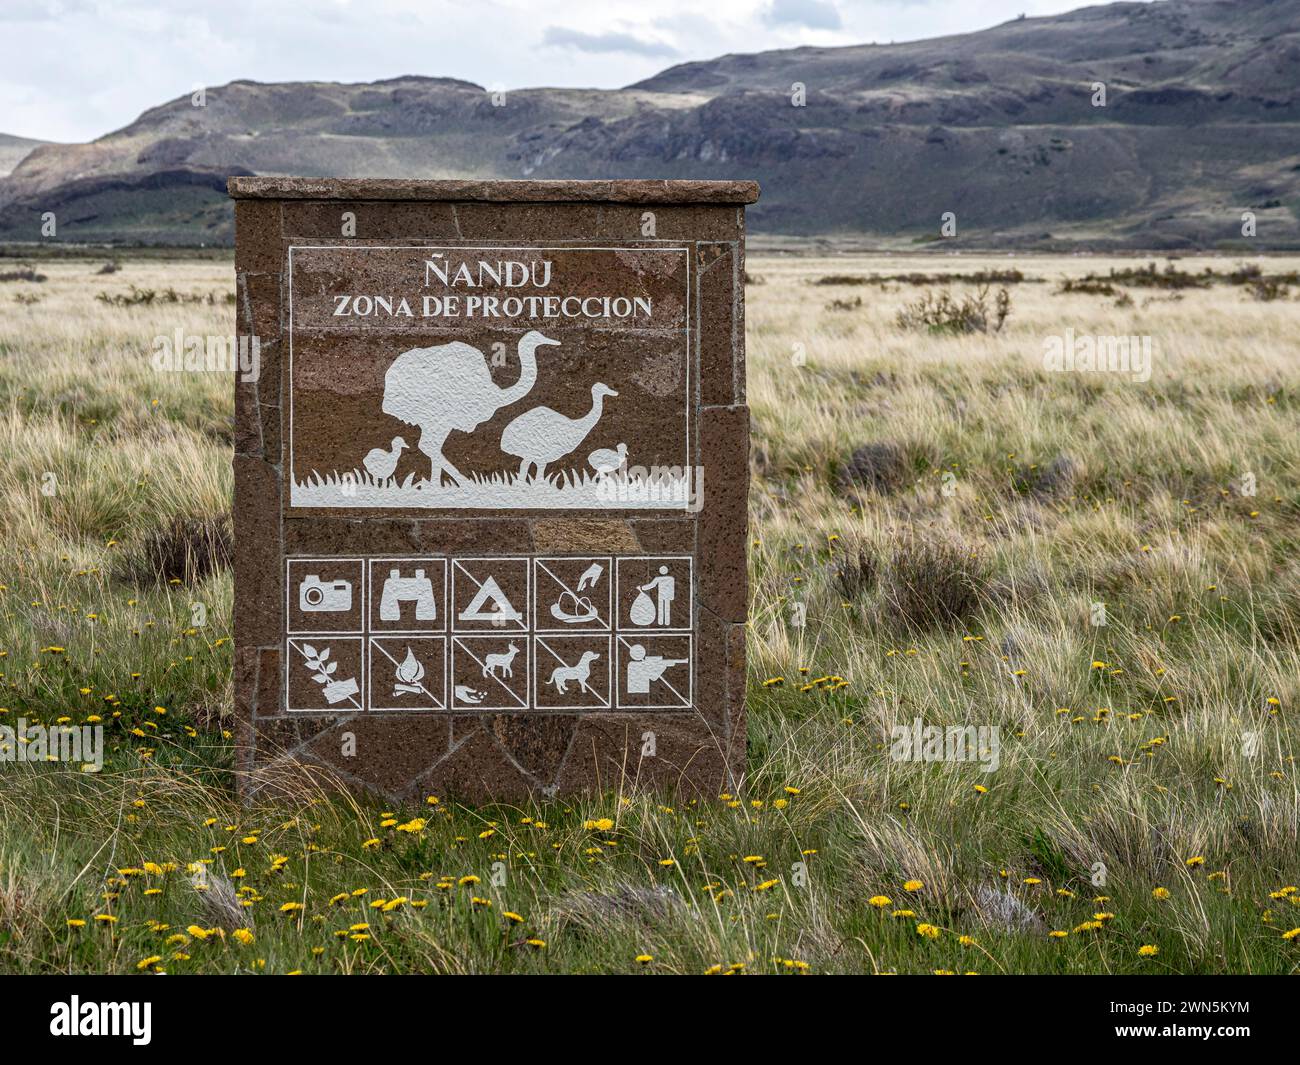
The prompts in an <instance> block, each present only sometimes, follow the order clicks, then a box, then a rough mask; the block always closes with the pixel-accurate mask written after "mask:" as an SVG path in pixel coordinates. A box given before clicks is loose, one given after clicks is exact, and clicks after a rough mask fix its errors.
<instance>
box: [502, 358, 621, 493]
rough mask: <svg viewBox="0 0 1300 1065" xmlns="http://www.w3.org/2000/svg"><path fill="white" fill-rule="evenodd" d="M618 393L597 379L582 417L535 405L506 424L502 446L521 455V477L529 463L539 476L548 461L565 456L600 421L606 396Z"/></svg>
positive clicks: (512, 452)
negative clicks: (569, 416)
mask: <svg viewBox="0 0 1300 1065" xmlns="http://www.w3.org/2000/svg"><path fill="white" fill-rule="evenodd" d="M617 395H618V393H617V392H615V391H614V390H613V389H612V388H610V387H609V385H606V384H602V383H600V382H599V381H597V382H596V383H595V384H594V385H592V386H591V410H589V411H588V412H587V413H586V414H585V415H584V416H583V417H581V418H568V417H566V416H565V415H563V414H561V413H560V412H559V411H557V410H552V409H551V408H550V407H534V408H533V409H532V410H526V411H524V413H523V414H521V415H519V417H518V418H516V419H515V420H514V421H512V422H511V423H510V424H509V425H507V426H506V428H505V432H503V433H502V434H501V450H502V451H504V452H505V453H506V454H507V455H516V456H518V458H519V459H520V463H519V478H520V480H523V479H524V478H525V477H527V476H528V471H529V468H530V467H532V466H536V467H537V474H536V479H537V480H539V481H540V480H542V478H543V477H544V476H545V474H546V464H547V463H548V462H554V461H556V459H562V458H564V456H565V455H567V454H568V453H569V452H570V451H573V450H574V449H575V448H576V447H577V446H578V445H579V444H581V443H582V442H583V441H584V440H586V439H587V434H588V433H590V432H591V431H592V429H594V428H595V427H596V423H597V422H598V421H600V413H601V404H602V402H603V401H604V399H605V397H606V396H617Z"/></svg>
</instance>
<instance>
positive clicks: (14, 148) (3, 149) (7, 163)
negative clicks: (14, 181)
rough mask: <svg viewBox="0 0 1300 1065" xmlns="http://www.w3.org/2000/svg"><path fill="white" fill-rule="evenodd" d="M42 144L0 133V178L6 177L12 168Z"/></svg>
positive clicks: (42, 142) (41, 142)
mask: <svg viewBox="0 0 1300 1065" xmlns="http://www.w3.org/2000/svg"><path fill="white" fill-rule="evenodd" d="M44 143H45V141H34V140H29V139H28V138H27V137H14V136H11V135H10V134H8V133H0V178H3V177H7V176H8V175H9V174H10V173H12V171H13V168H14V167H16V166H17V165H18V164H19V163H21V162H22V161H23V160H24V159H25V158H26V157H27V156H29V155H30V154H31V153H32V151H33V150H34V149H36V148H39V147H40V146H41V145H42V144H44Z"/></svg>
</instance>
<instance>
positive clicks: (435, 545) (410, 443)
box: [230, 178, 757, 800]
mask: <svg viewBox="0 0 1300 1065" xmlns="http://www.w3.org/2000/svg"><path fill="white" fill-rule="evenodd" d="M230 193H231V195H232V196H233V197H234V198H235V200H236V214H235V218H236V233H237V236H236V271H237V274H238V293H237V295H238V318H239V332H240V337H241V340H242V339H243V338H248V340H249V341H250V342H253V341H254V340H255V342H256V343H257V344H258V347H259V351H260V365H261V372H260V375H259V376H258V377H257V379H255V380H246V381H240V382H238V383H237V385H236V423H237V425H236V429H237V432H236V447H235V523H236V536H237V543H238V548H237V552H236V567H235V644H236V647H235V697H236V703H237V709H238V714H239V720H240V736H239V751H240V769H241V777H242V779H243V781H244V783H245V785H246V786H247V787H253V786H255V785H258V784H261V783H266V782H268V781H271V780H273V779H275V777H276V776H277V774H278V773H281V772H289V773H303V772H310V771H311V769H310V766H311V765H313V764H315V765H318V766H322V767H325V769H326V770H327V771H328V774H329V775H330V776H332V777H334V778H337V779H339V780H342V781H343V782H346V783H355V784H360V785H364V786H368V787H371V788H373V789H376V790H379V791H381V792H383V793H385V794H389V795H393V796H395V797H411V796H416V795H417V794H418V793H421V792H423V793H428V794H439V795H441V794H447V795H454V796H460V797H463V798H467V799H472V800H484V799H493V798H495V799H513V798H518V797H521V796H523V795H525V794H527V793H530V792H538V793H541V794H545V795H553V794H556V793H559V792H572V791H581V790H590V789H600V788H609V787H617V786H619V784H620V783H624V782H627V781H630V780H635V781H639V782H642V783H650V784H654V785H664V786H671V787H676V786H678V785H684V786H687V787H689V788H690V789H694V790H697V791H701V792H704V793H711V792H715V791H717V790H718V789H722V788H728V787H734V786H735V783H736V780H737V777H738V776H739V775H740V774H742V773H743V771H744V757H745V716H744V694H745V693H744V686H745V672H744V621H745V615H746V574H745V560H746V552H745V545H746V527H745V521H746V518H745V515H746V509H745V507H746V490H747V482H748V441H749V416H748V410H747V408H746V406H745V391H744V389H745V362H744V318H743V303H744V289H743V283H742V281H743V276H744V204H747V203H752V202H753V201H754V200H755V199H756V198H757V187H756V186H755V185H753V184H752V183H748V182H693V181H609V182H586V181H575V182H568V181H565V182H533V181H489V182H462V181H427V182H419V181H380V180H357V181H347V180H322V179H294V178H232V179H231V181H230Z"/></svg>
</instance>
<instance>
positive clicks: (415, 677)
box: [393, 646, 424, 695]
mask: <svg viewBox="0 0 1300 1065" xmlns="http://www.w3.org/2000/svg"><path fill="white" fill-rule="evenodd" d="M423 679H424V667H423V666H422V665H420V663H419V662H418V661H417V660H416V657H415V654H414V652H412V650H411V648H410V647H409V646H408V647H407V648H406V657H405V658H403V659H402V661H401V664H400V665H399V666H398V667H397V683H396V684H394V685H393V694H394V695H402V694H409V695H419V694H420V692H422V691H423V690H424V689H423V687H421V685H420V681H422V680H423Z"/></svg>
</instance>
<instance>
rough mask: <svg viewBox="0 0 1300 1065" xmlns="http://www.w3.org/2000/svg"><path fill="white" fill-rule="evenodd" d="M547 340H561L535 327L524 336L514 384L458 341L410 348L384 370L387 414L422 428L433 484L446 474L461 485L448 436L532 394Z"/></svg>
mask: <svg viewBox="0 0 1300 1065" xmlns="http://www.w3.org/2000/svg"><path fill="white" fill-rule="evenodd" d="M546 344H559V341H558V340H551V339H550V338H549V337H545V336H543V335H542V334H541V333H539V332H537V330H535V329H534V330H532V331H530V332H528V333H525V334H524V336H523V337H522V338H520V341H519V379H518V380H517V381H516V382H515V383H514V384H513V385H511V386H510V387H509V388H501V387H499V386H498V385H497V384H496V383H495V382H494V381H493V380H492V374H491V372H490V371H489V370H488V360H487V356H486V355H484V354H483V352H481V351H479V350H478V348H475V347H471V346H470V345H469V344H465V343H462V342H461V341H459V340H456V341H453V342H452V343H450V344H439V345H436V346H435V347H430V348H411V349H409V350H408V351H404V352H402V354H400V355H399V356H397V358H396V359H394V360H393V364H392V365H391V366H390V367H389V368H388V372H387V373H386V374H385V375H384V413H385V414H391V415H392V416H393V417H395V418H398V419H400V420H401V421H404V422H406V423H407V424H408V425H417V426H419V427H420V443H419V449H420V450H421V451H422V452H423V453H424V454H425V455H427V456H428V457H429V462H430V471H429V481H430V482H431V483H432V484H433V485H435V486H436V485H439V484H441V483H442V475H443V474H444V473H445V474H446V475H447V476H449V477H450V478H451V479H452V480H453V481H454V482H456V483H457V484H459V483H460V482H461V481H462V480H463V479H464V478H463V477H462V475H461V472H460V471H459V470H458V469H456V467H455V466H453V465H452V464H451V462H450V461H448V459H447V456H446V455H444V454H443V452H442V449H443V445H444V444H446V442H447V437H448V435H450V433H451V432H452V430H454V429H459V430H460V431H461V432H464V433H470V432H473V431H474V430H475V429H476V428H478V426H480V425H482V424H483V423H484V422H485V421H487V420H488V419H489V418H491V417H492V415H494V414H495V413H496V412H497V411H498V410H500V409H501V408H502V407H508V406H509V405H510V404H511V403H516V402H518V401H519V400H521V399H523V398H524V396H526V395H528V393H529V391H531V389H532V387H533V384H534V383H535V382H536V381H537V357H536V356H537V349H538V348H539V347H542V346H543V345H546ZM574 446H575V447H576V446H577V445H576V444H575V445H574Z"/></svg>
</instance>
